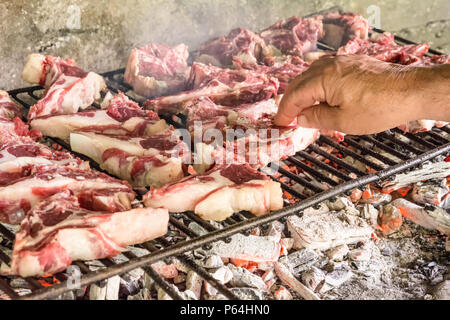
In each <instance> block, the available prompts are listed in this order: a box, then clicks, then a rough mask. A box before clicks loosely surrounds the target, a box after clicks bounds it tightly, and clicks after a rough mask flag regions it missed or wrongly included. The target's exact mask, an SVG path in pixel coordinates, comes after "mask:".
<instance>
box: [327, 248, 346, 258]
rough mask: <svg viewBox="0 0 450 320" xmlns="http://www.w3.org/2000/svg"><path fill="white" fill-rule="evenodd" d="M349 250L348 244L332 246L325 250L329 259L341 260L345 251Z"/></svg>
mask: <svg viewBox="0 0 450 320" xmlns="http://www.w3.org/2000/svg"><path fill="white" fill-rule="evenodd" d="M348 252H349V249H348V246H347V245H346V244H342V245H340V246H337V247H334V248H333V249H330V250H329V251H328V252H327V256H328V258H329V259H330V260H334V261H342V260H343V259H344V258H345V256H346V255H347V253H348Z"/></svg>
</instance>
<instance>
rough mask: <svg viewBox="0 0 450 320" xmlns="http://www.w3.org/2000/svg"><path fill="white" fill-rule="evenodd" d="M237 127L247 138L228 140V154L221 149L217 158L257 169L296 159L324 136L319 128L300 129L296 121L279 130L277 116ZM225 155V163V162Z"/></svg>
mask: <svg viewBox="0 0 450 320" xmlns="http://www.w3.org/2000/svg"><path fill="white" fill-rule="evenodd" d="M233 128H234V129H239V128H242V129H243V130H244V131H245V135H244V136H243V137H241V138H238V139H236V140H234V141H230V140H227V141H226V142H225V153H223V152H222V153H221V152H220V150H219V152H217V153H216V155H215V157H216V158H217V157H218V159H219V160H218V161H226V162H225V163H234V162H237V163H243V162H245V163H248V164H250V165H251V166H252V167H254V168H263V167H265V166H267V165H268V164H269V163H271V162H273V161H278V160H280V159H284V158H286V157H288V156H292V155H294V154H295V153H296V152H298V151H300V150H304V149H306V148H307V147H308V146H309V145H310V144H312V143H314V142H315V141H316V140H317V139H318V138H319V136H320V133H319V130H318V129H308V128H303V127H299V126H298V125H297V124H296V121H295V122H293V123H292V124H290V125H289V126H286V127H277V126H275V125H274V124H273V115H271V116H269V117H265V118H262V119H260V120H258V121H257V122H253V123H251V122H249V123H245V121H241V122H239V121H238V122H236V125H235V126H233ZM224 155H225V160H221V159H223V158H222V157H223V156H224ZM219 163H220V162H219Z"/></svg>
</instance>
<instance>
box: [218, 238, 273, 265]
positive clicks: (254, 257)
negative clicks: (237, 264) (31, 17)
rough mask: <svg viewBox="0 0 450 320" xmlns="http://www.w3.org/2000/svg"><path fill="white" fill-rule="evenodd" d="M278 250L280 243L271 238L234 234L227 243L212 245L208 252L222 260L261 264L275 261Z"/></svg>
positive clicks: (220, 242) (219, 242)
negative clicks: (231, 259) (238, 260)
mask: <svg viewBox="0 0 450 320" xmlns="http://www.w3.org/2000/svg"><path fill="white" fill-rule="evenodd" d="M280 249H281V246H280V243H279V242H278V241H277V240H275V239H273V238H272V237H258V236H252V235H250V236H244V235H242V234H236V235H233V236H232V237H231V241H230V242H228V243H227V242H222V241H218V242H215V243H213V244H212V248H211V250H210V252H211V253H213V254H216V255H218V256H220V257H224V258H233V259H243V260H249V261H255V262H263V261H276V260H277V259H278V257H279V255H280Z"/></svg>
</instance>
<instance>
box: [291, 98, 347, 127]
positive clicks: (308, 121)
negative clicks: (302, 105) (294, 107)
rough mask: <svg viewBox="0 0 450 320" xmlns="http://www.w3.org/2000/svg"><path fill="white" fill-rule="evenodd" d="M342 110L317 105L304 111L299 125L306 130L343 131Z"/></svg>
mask: <svg viewBox="0 0 450 320" xmlns="http://www.w3.org/2000/svg"><path fill="white" fill-rule="evenodd" d="M340 111H341V110H340V109H339V108H336V107H330V106H329V105H328V104H323V103H321V104H317V105H314V106H312V107H309V108H307V109H305V110H303V111H302V113H301V114H300V115H299V116H298V118H297V123H298V124H299V125H300V126H301V127H304V128H315V129H328V130H337V131H340V130H341V121H340V118H341V112H340Z"/></svg>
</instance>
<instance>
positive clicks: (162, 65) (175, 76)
mask: <svg viewBox="0 0 450 320" xmlns="http://www.w3.org/2000/svg"><path fill="white" fill-rule="evenodd" d="M188 56H189V52H188V47H187V46H186V45H184V44H179V45H177V46H174V47H169V46H167V45H165V44H163V43H150V44H148V45H145V46H142V47H139V48H135V49H133V50H132V51H131V53H130V57H129V58H128V63H127V67H126V69H125V75H124V78H125V82H127V83H128V84H130V85H131V86H132V87H133V90H134V91H135V92H136V93H137V94H139V95H141V96H144V97H148V98H150V97H158V96H162V95H168V94H173V93H176V92H180V91H182V90H184V87H185V82H186V79H187V77H188V75H189V67H188V65H187V58H188Z"/></svg>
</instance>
